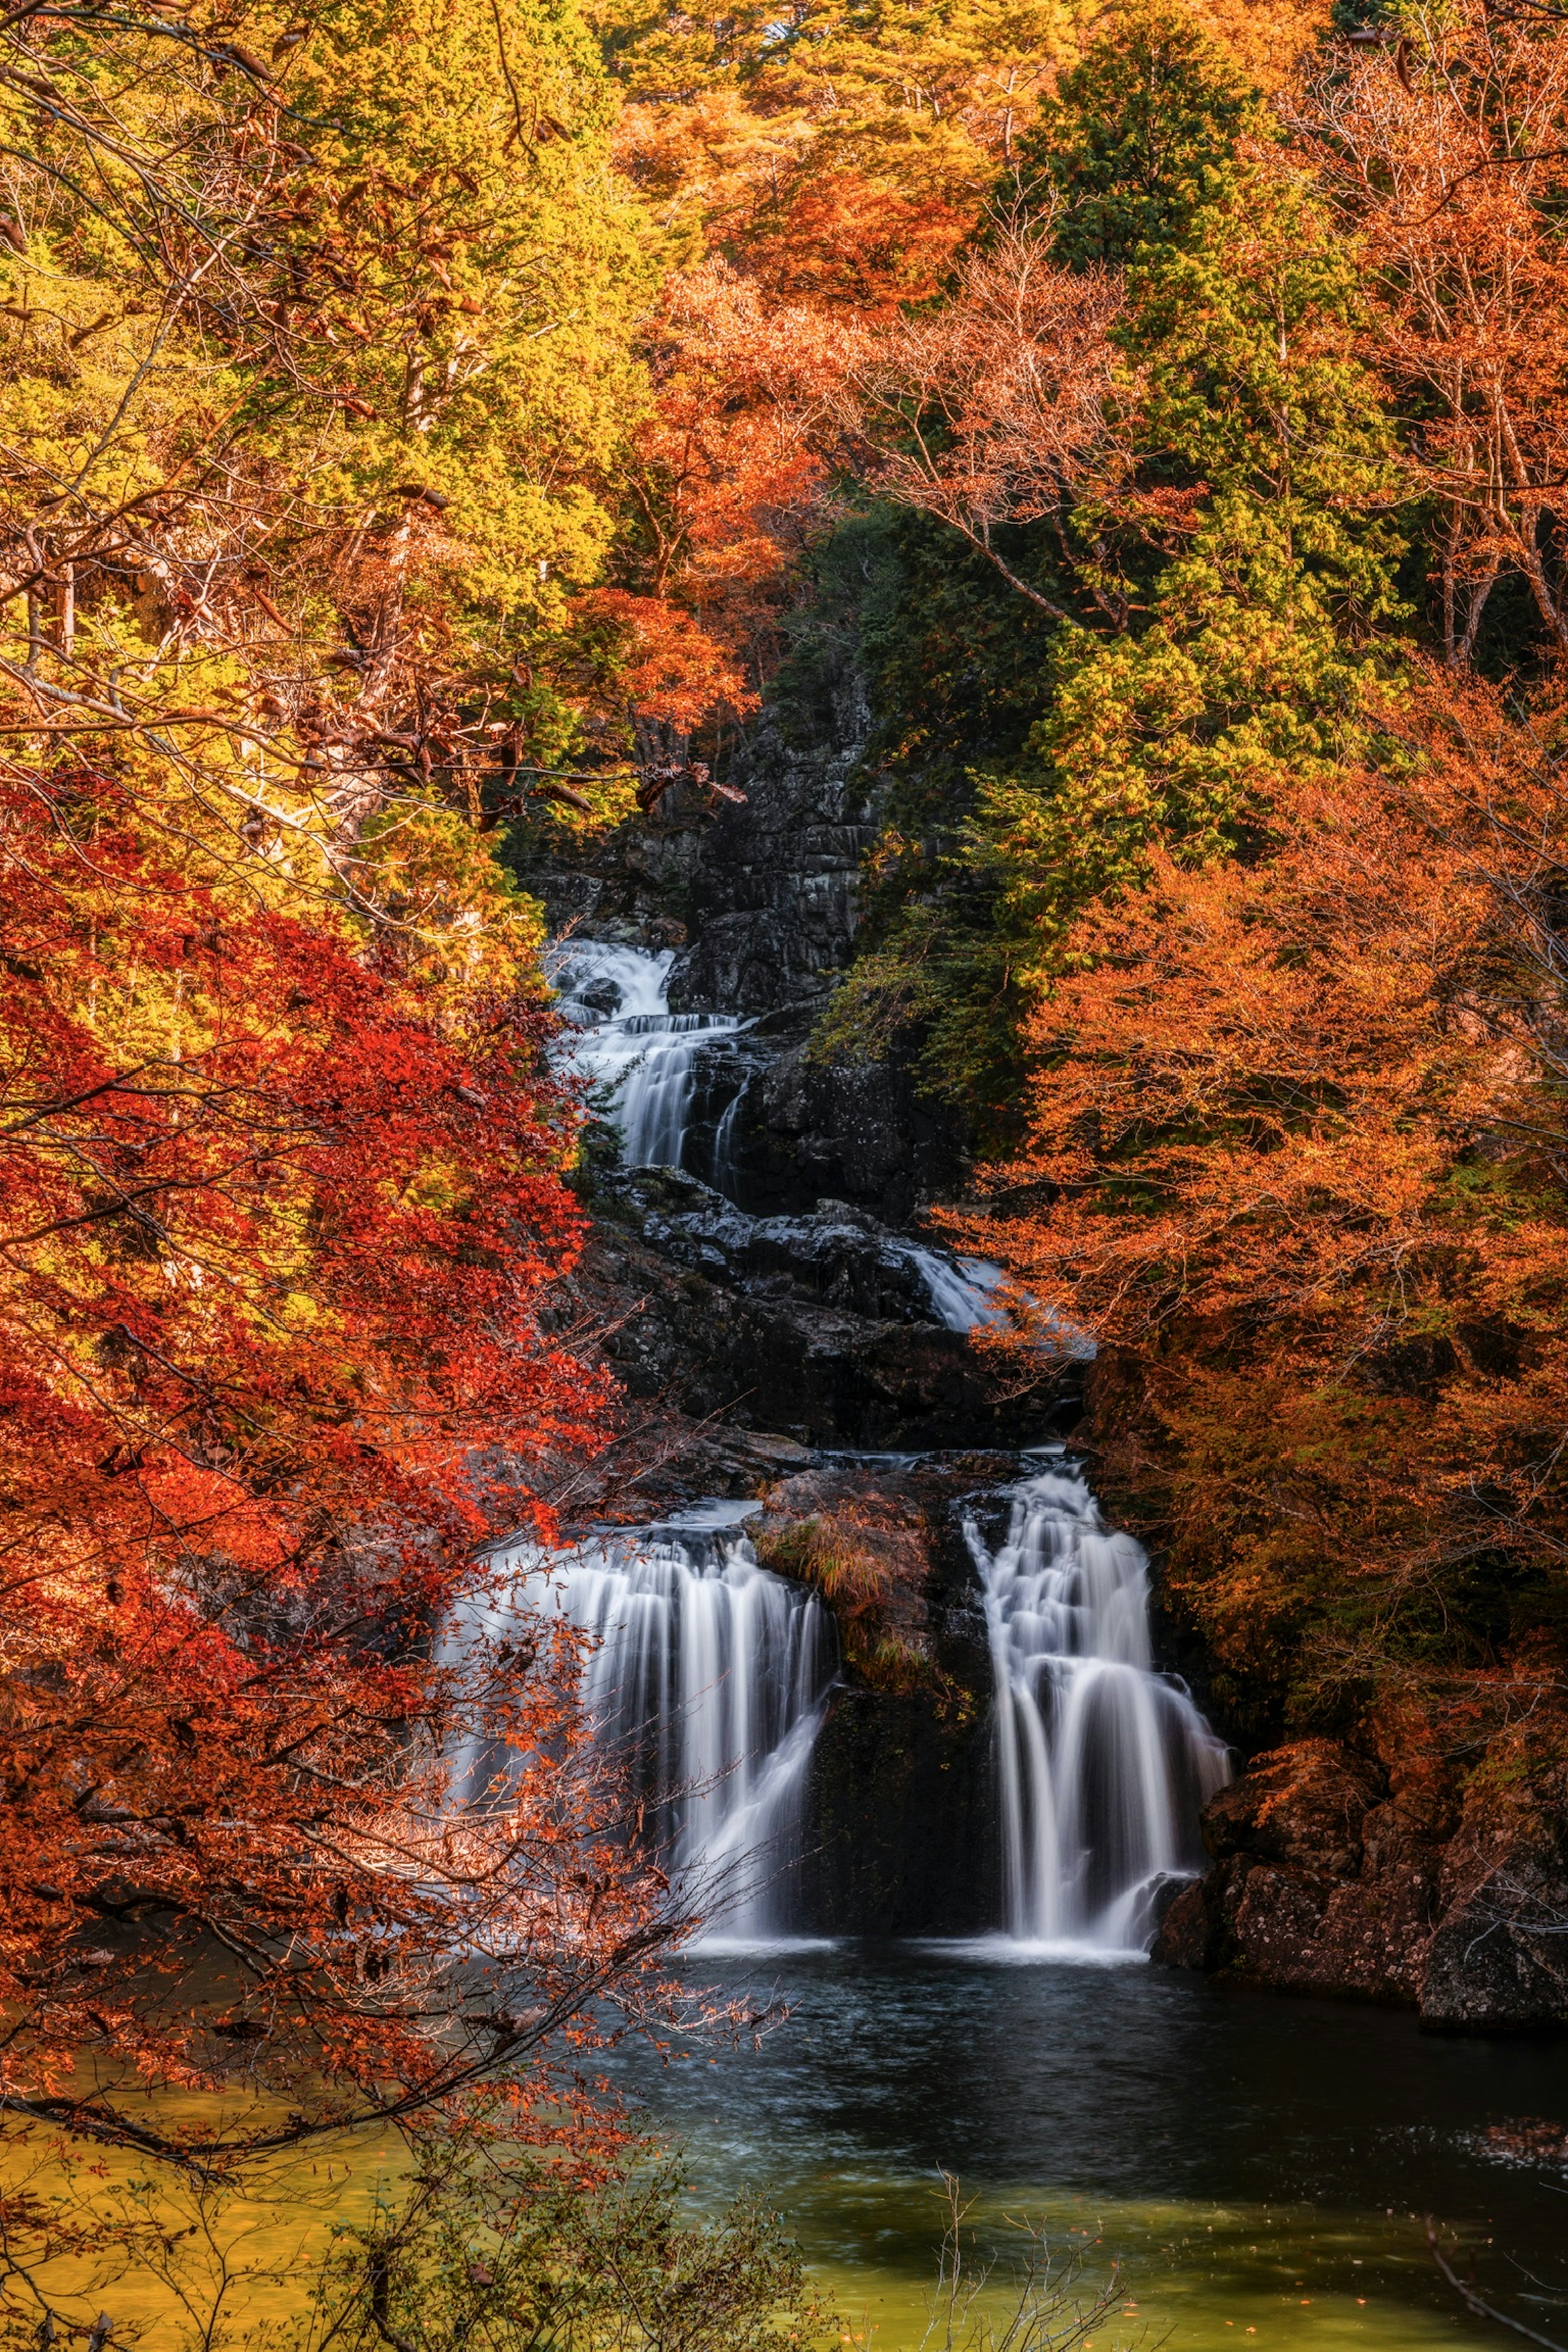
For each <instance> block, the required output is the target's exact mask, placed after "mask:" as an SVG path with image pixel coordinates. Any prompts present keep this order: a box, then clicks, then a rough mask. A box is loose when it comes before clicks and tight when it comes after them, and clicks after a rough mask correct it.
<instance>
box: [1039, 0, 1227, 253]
mask: <svg viewBox="0 0 1568 2352" xmlns="http://www.w3.org/2000/svg"><path fill="white" fill-rule="evenodd" d="M1263 121H1264V117H1263V113H1262V110H1261V108H1260V107H1259V105H1258V98H1257V93H1256V92H1255V91H1254V90H1253V89H1251V87H1250V86H1249V84H1248V83H1247V79H1246V77H1245V75H1243V74H1242V73H1241V72H1240V70H1239V69H1238V68H1237V66H1236V64H1235V63H1234V62H1233V60H1232V59H1231V58H1229V57H1228V56H1227V55H1226V52H1225V51H1224V50H1223V49H1222V48H1220V47H1219V46H1218V45H1217V43H1215V41H1214V40H1212V39H1211V38H1210V37H1209V36H1208V35H1207V34H1206V33H1205V32H1204V31H1203V29H1202V27H1201V26H1199V25H1198V24H1197V23H1196V22H1195V20H1194V18H1193V17H1192V16H1189V15H1188V14H1186V12H1185V11H1184V10H1181V9H1176V8H1172V7H1170V6H1168V5H1161V0H1153V4H1152V5H1148V0H1142V5H1132V6H1128V7H1124V8H1122V9H1121V10H1119V11H1118V13H1117V15H1116V16H1115V17H1114V19H1113V20H1112V23H1111V25H1110V29H1109V30H1108V31H1107V32H1105V33H1103V34H1101V36H1100V38H1099V39H1098V40H1097V41H1096V42H1095V43H1094V44H1093V46H1092V47H1090V48H1089V51H1088V52H1087V54H1086V55H1085V57H1084V58H1083V59H1082V61H1081V63H1079V65H1077V66H1075V67H1074V68H1073V69H1072V71H1071V72H1070V73H1068V74H1067V75H1066V76H1065V77H1064V79H1063V80H1062V83H1061V85H1060V88H1059V89H1058V91H1057V93H1056V95H1055V96H1054V97H1052V98H1048V99H1047V100H1046V101H1045V103H1044V104H1043V105H1042V107H1041V109H1040V111H1039V116H1038V119H1037V122H1036V123H1035V125H1034V126H1033V127H1032V129H1031V130H1030V131H1029V132H1028V133H1027V134H1026V137H1025V138H1024V139H1023V140H1022V141H1021V142H1020V144H1019V149H1018V159H1017V160H1018V173H1019V177H1020V180H1021V181H1022V183H1023V184H1024V185H1025V186H1026V187H1027V186H1031V185H1034V184H1043V185H1044V186H1047V187H1049V188H1051V189H1054V190H1055V191H1056V192H1057V194H1058V195H1059V196H1060V197H1061V199H1062V200H1063V202H1064V204H1065V205H1066V207H1067V210H1066V215H1065V218H1064V220H1063V222H1062V226H1061V227H1060V229H1059V231H1058V236H1057V238H1056V252H1057V257H1058V260H1061V261H1063V262H1065V263H1067V265H1068V267H1069V268H1075V269H1081V268H1086V267H1087V266H1088V265H1089V264H1090V263H1096V262H1098V263H1100V264H1103V265H1105V266H1107V267H1110V268H1117V267H1119V266H1121V264H1123V263H1125V262H1129V261H1131V259H1132V258H1133V257H1134V256H1135V255H1136V254H1137V253H1138V252H1139V251H1140V249H1141V248H1142V247H1148V246H1178V247H1179V246H1181V245H1183V244H1184V243H1185V241H1186V239H1187V237H1188V236H1189V234H1190V232H1191V229H1192V226H1193V223H1194V218H1195V215H1197V213H1198V211H1199V210H1200V208H1201V207H1202V206H1203V205H1205V204H1206V203H1208V202H1209V201H1211V200H1212V198H1213V196H1214V195H1215V193H1216V191H1217V189H1218V187H1219V186H1220V184H1222V183H1223V181H1224V180H1225V178H1226V176H1227V174H1228V172H1229V168H1230V165H1231V162H1232V158H1233V155H1234V152H1235V149H1236V143H1237V140H1238V138H1240V136H1241V135H1242V134H1243V133H1244V132H1246V131H1258V129H1259V128H1260V127H1261V125H1262V123H1263Z"/></svg>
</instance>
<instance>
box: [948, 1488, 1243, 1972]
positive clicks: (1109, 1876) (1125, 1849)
mask: <svg viewBox="0 0 1568 2352" xmlns="http://www.w3.org/2000/svg"><path fill="white" fill-rule="evenodd" d="M967 1532H968V1536H969V1542H970V1549H971V1550H972V1551H973V1555H974V1561H975V1566H976V1568H977V1570H978V1571H979V1574H980V1580H981V1582H982V1585H983V1587H984V1593H985V1616H986V1625H987V1629H988V1632H989V1633H990V1638H991V1660H992V1670H993V1675H994V1686H995V1702H994V1703H995V1709H996V1756H997V1770H998V1775H999V1780H1000V1794H1001V1800H1002V1822H1003V1842H1004V1849H1005V1853H1004V1859H1005V1870H1006V1887H1007V1918H1006V1923H1005V1924H1006V1927H1007V1928H1008V1931H1009V1933H1010V1934H1011V1935H1012V1936H1013V1937H1015V1938H1016V1939H1017V1940H1018V1941H1020V1942H1023V1943H1027V1944H1037V1945H1040V1946H1044V1947H1049V1946H1051V1945H1057V1944H1068V1945H1071V1944H1084V1945H1088V1946H1090V1947H1099V1948H1105V1949H1109V1950H1123V1951H1142V1949H1143V1948H1144V1947H1145V1946H1146V1945H1147V1943H1148V1941H1149V1938H1150V1936H1151V1934H1152V1928H1153V1918H1152V1911H1151V1904H1152V1898H1153V1897H1154V1895H1156V1894H1157V1893H1158V1891H1159V1889H1160V1888H1161V1886H1162V1885H1164V1884H1165V1883H1166V1882H1167V1881H1169V1880H1170V1879H1172V1878H1177V1877H1184V1876H1185V1877H1190V1876H1191V1875H1193V1874H1194V1873H1195V1872H1196V1871H1199V1870H1201V1869H1202V1868H1203V1866H1204V1855H1203V1848H1202V1845H1201V1843H1199V1840H1198V1836H1197V1819H1198V1814H1199V1811H1201V1809H1202V1807H1203V1805H1204V1803H1205V1801H1206V1800H1207V1799H1208V1798H1209V1797H1211V1796H1212V1795H1213V1794H1214V1792H1215V1790H1216V1789H1217V1788H1219V1787H1220V1786H1221V1784H1222V1783H1223V1782H1224V1781H1225V1780H1228V1778H1229V1777H1230V1768H1229V1761H1228V1758H1227V1755H1226V1748H1225V1747H1224V1744H1223V1743H1222V1742H1221V1741H1220V1740H1218V1739H1216V1738H1215V1736H1214V1734H1213V1732H1211V1731H1210V1729H1209V1727H1208V1726H1207V1724H1205V1721H1204V1719H1203V1717H1202V1716H1201V1715H1200V1714H1199V1713H1198V1711H1197V1709H1196V1707H1194V1705H1193V1703H1192V1701H1191V1699H1190V1698H1189V1697H1188V1696H1187V1695H1186V1693H1185V1691H1184V1689H1183V1688H1182V1687H1181V1686H1180V1685H1178V1684H1175V1683H1173V1682H1172V1681H1170V1680H1169V1679H1167V1678H1166V1677H1164V1676H1163V1675H1157V1674H1155V1672H1154V1671H1153V1658H1152V1652H1151V1648H1150V1642H1149V1576H1148V1568H1149V1563H1148V1560H1147V1559H1146V1558H1145V1556H1144V1553H1143V1551H1142V1548H1141V1546H1139V1545H1138V1544H1136V1543H1134V1541H1133V1540H1132V1538H1131V1536H1128V1535H1122V1534H1118V1533H1115V1532H1113V1531H1112V1530H1110V1528H1107V1527H1106V1526H1105V1524H1104V1521H1103V1520H1102V1519H1101V1517H1100V1507H1099V1505H1098V1504H1097V1503H1096V1501H1095V1499H1094V1496H1092V1495H1091V1494H1090V1492H1089V1488H1088V1487H1087V1486H1085V1485H1084V1483H1083V1480H1082V1479H1081V1478H1079V1476H1077V1475H1075V1474H1074V1473H1073V1472H1072V1471H1071V1470H1069V1469H1068V1468H1066V1467H1065V1466H1057V1467H1052V1468H1050V1469H1047V1470H1044V1471H1041V1472H1040V1473H1039V1474H1038V1475H1036V1476H1033V1477H1029V1478H1026V1479H1024V1480H1023V1481H1022V1482H1021V1483H1020V1484H1019V1486H1017V1487H1016V1489H1015V1491H1014V1496H1013V1507H1012V1517H1011V1521H1010V1524H1009V1526H1008V1529H1007V1533H1006V1537H1005V1539H1004V1541H1003V1542H1002V1543H1001V1544H1000V1545H998V1547H997V1549H995V1551H994V1552H993V1551H991V1550H990V1549H988V1548H987V1546H986V1545H985V1543H984V1540H983V1539H982V1537H981V1535H980V1531H979V1529H978V1528H977V1527H976V1526H975V1525H974V1524H973V1521H972V1522H971V1523H970V1526H969V1528H968V1531H967Z"/></svg>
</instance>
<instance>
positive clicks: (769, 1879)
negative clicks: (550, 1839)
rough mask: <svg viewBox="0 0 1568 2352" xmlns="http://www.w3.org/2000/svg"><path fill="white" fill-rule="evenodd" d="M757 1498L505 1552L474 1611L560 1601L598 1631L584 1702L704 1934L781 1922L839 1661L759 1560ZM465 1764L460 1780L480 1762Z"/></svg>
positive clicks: (552, 1606)
mask: <svg viewBox="0 0 1568 2352" xmlns="http://www.w3.org/2000/svg"><path fill="white" fill-rule="evenodd" d="M758 1507H759V1506H758V1505H756V1504H754V1503H747V1504H735V1503H721V1502H715V1503H710V1504H699V1505H696V1506H695V1507H693V1508H692V1509H691V1510H689V1511H686V1512H683V1513H680V1514H679V1516H678V1517H676V1518H674V1519H671V1520H669V1521H667V1522H665V1523H664V1524H663V1525H661V1526H659V1527H655V1528H636V1529H631V1530H628V1531H627V1532H626V1533H624V1534H620V1533H617V1534H615V1535H607V1536H603V1537H599V1538H594V1539H592V1540H590V1541H588V1542H585V1543H580V1544H574V1545H573V1546H571V1547H570V1548H569V1549H564V1550H562V1551H558V1552H554V1553H541V1552H540V1551H539V1550H538V1549H534V1548H531V1547H528V1548H524V1549H520V1550H519V1551H518V1552H516V1553H514V1554H513V1555H512V1556H511V1559H510V1561H508V1560H506V1559H503V1560H502V1563H501V1564H502V1566H503V1567H504V1566H509V1565H514V1566H515V1567H516V1569H517V1570H518V1571H519V1572H518V1577H517V1581H516V1583H515V1585H514V1586H513V1588H512V1590H511V1592H510V1596H509V1597H508V1598H506V1599H504V1600H503V1601H500V1603H499V1604H497V1605H496V1606H495V1607H494V1608H493V1609H491V1610H490V1611H489V1612H487V1622H486V1628H485V1630H487V1631H488V1632H489V1633H492V1634H493V1635H495V1636H497V1637H500V1636H501V1635H503V1634H504V1633H505V1632H506V1630H507V1627H508V1625H509V1624H510V1622H511V1620H512V1619H513V1618H514V1617H515V1616H516V1615H517V1614H518V1613H519V1612H542V1613H544V1614H549V1613H550V1612H556V1611H558V1612H561V1613H562V1614H563V1615H564V1616H565V1617H566V1618H567V1619H568V1621H569V1622H571V1623H572V1624H574V1625H577V1626H580V1627H582V1628H583V1629H584V1631H585V1632H587V1633H591V1634H593V1635H594V1636H595V1647H594V1648H593V1649H592V1650H591V1651H590V1653H589V1656H588V1660H587V1663H586V1665H585V1667H584V1678H583V1698H584V1706H586V1709H587V1711H588V1714H589V1716H590V1717H592V1719H593V1720H594V1722H595V1726H596V1727H597V1733H598V1737H599V1738H601V1739H603V1740H604V1741H605V1742H606V1743H607V1744H608V1745H609V1746H610V1747H611V1748H614V1749H615V1750H616V1751H617V1752H619V1753H622V1754H624V1755H626V1757H627V1758H628V1759H629V1760H630V1762H631V1765H632V1768H633V1770H634V1773H635V1776H636V1779H637V1786H638V1790H639V1792H640V1793H641V1794H642V1795H643V1796H644V1797H645V1799H646V1800H647V1805H648V1814H649V1820H650V1822H651V1824H652V1829H653V1834H654V1836H655V1838H656V1841H657V1843H658V1844H659V1846H660V1848H661V1850H662V1855H663V1859H664V1861H665V1866H666V1867H667V1869H668V1871H669V1874H670V1876H671V1878H672V1880H673V1881H674V1882H675V1883H676V1886H677V1889H678V1892H679V1894H680V1895H682V1896H684V1897H685V1898H686V1899H688V1900H689V1901H691V1902H692V1903H693V1904H695V1905H696V1906H698V1907H699V1908H700V1909H701V1910H702V1911H703V1912H704V1913H705V1914H706V1916H707V1921H708V1931H709V1932H710V1934H711V1933H717V1934H719V1935H721V1936H722V1937H726V1938H737V1939H742V1940H750V1939H754V1938H765V1937H774V1936H777V1935H780V1934H783V1933H786V1932H787V1931H788V1929H789V1927H790V1925H791V1908H792V1898H793V1895H794V1886H793V1883H792V1882H793V1878H794V1874H795V1871H796V1869H797V1867H798V1864H799V1860H800V1846H801V1815H802V1806H803V1802H804V1799H805V1783H806V1775H807V1770H808V1768H809V1765H810V1762H811V1751H812V1748H813V1746H814V1745H815V1742H816V1734H817V1730H818V1728H819V1727H820V1724H821V1720H822V1711H823V1703H824V1700H825V1698H826V1692H827V1686H828V1684H829V1682H830V1681H831V1680H832V1676H833V1673H834V1668H835V1664H836V1644H835V1642H834V1636H833V1629H832V1622H831V1620H830V1618H829V1616H828V1612H827V1611H826V1609H825V1608H824V1606H823V1604H822V1602H821V1601H818V1600H817V1599H816V1596H815V1594H812V1593H810V1592H807V1591H805V1588H804V1587H803V1586H800V1585H796V1584H792V1583H789V1582H787V1581H786V1580H784V1578H783V1577H779V1576H773V1575H772V1574H770V1573H769V1571H768V1570H766V1569H764V1568H762V1567H760V1566H759V1565H758V1561H757V1557H756V1554H755V1552H754V1551H753V1550H752V1546H751V1543H750V1541H749V1539H748V1538H747V1537H746V1536H745V1534H744V1533H743V1531H742V1528H741V1527H740V1526H739V1524H738V1522H739V1521H740V1520H741V1519H742V1518H745V1517H750V1515H751V1514H752V1512H753V1511H755V1510H756V1509H757V1508H758ZM465 1761H466V1770H467V1775H468V1779H469V1781H470V1784H471V1783H472V1782H473V1781H474V1780H477V1779H478V1778H479V1774H480V1773H481V1772H482V1771H483V1770H484V1769H485V1768H486V1761H487V1759H482V1758H479V1757H474V1758H470V1759H465Z"/></svg>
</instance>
